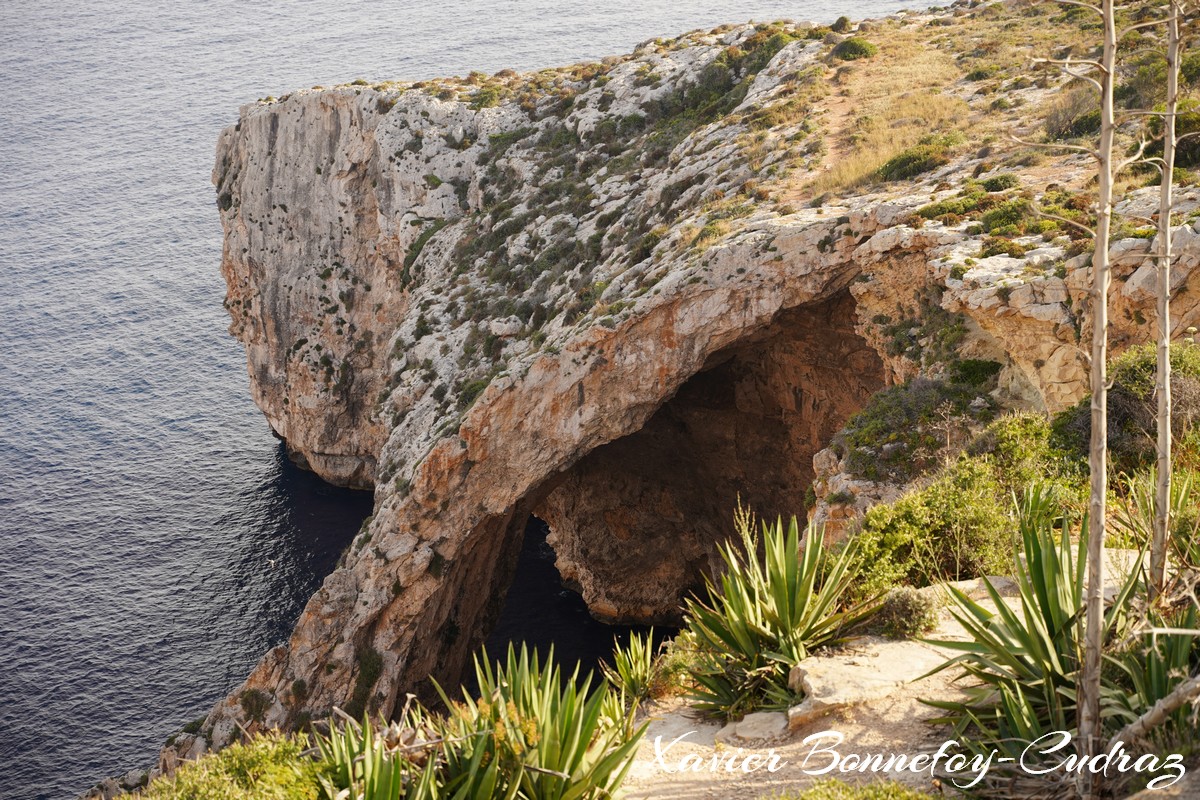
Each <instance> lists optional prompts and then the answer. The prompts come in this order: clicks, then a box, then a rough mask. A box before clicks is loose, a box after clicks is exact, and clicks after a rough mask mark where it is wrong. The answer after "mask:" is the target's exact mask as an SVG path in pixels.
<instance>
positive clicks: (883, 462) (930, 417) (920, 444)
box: [835, 378, 990, 483]
mask: <svg viewBox="0 0 1200 800" xmlns="http://www.w3.org/2000/svg"><path fill="white" fill-rule="evenodd" d="M979 396H980V394H979V391H978V390H977V389H976V388H975V387H973V386H967V385H964V384H960V383H951V382H948V381H941V380H929V379H927V378H917V379H915V380H913V381H910V382H908V383H905V384H901V385H900V386H893V387H891V388H890V389H885V390H884V391H882V392H877V393H876V394H875V395H874V396H872V397H871V399H870V401H869V402H868V403H867V405H866V407H865V408H863V410H862V411H859V412H858V413H857V414H855V415H854V416H853V417H851V418H850V421H849V422H847V423H846V427H845V428H844V429H843V431H842V432H841V433H840V434H839V435H838V437H837V439H836V440H835V446H841V447H843V448H845V450H846V466H847V469H848V470H849V471H850V472H851V473H852V474H853V475H855V476H857V477H860V478H866V479H867V480H872V481H892V482H897V483H904V482H907V481H908V480H910V479H911V478H913V477H915V476H916V475H919V474H921V473H922V472H924V471H925V470H927V469H929V468H930V467H931V466H932V465H934V464H936V463H937V462H936V459H935V456H936V454H937V453H938V451H939V450H940V449H941V448H942V447H943V446H944V444H945V436H946V431H945V430H944V426H945V425H946V424H952V425H955V426H958V427H965V426H966V423H967V422H968V421H969V420H970V418H969V417H967V415H968V414H970V413H971V408H970V406H971V403H973V402H974V401H975V400H976V398H978V397H979ZM943 412H947V413H948V414H949V416H950V419H945V418H943V416H942V415H943ZM989 412H990V406H989V407H988V408H987V409H986V410H985V411H983V412H981V416H986V414H987V413H989ZM960 423H961V425H960ZM938 428H942V429H941V430H938Z"/></svg>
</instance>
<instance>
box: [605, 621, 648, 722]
mask: <svg viewBox="0 0 1200 800" xmlns="http://www.w3.org/2000/svg"><path fill="white" fill-rule="evenodd" d="M600 671H601V672H603V673H604V677H605V678H606V679H607V680H608V682H609V684H610V685H611V686H612V688H613V689H614V690H615V691H616V692H617V694H618V695H619V696H620V698H621V699H622V701H623V703H624V705H625V706H626V707H628V708H636V707H637V706H638V705H639V704H641V703H642V701H644V700H646V699H648V698H649V697H650V695H651V693H652V692H653V689H654V686H655V685H656V684H657V683H658V676H659V673H660V671H661V669H660V664H659V662H658V659H657V658H656V657H655V652H654V629H653V628H651V629H650V630H649V632H647V633H646V634H644V635H643V634H640V633H636V632H634V633H630V634H629V640H628V641H627V642H626V643H625V645H624V646H622V645H621V643H620V642H619V641H618V642H616V647H615V648H614V649H613V663H612V664H611V665H609V664H605V663H603V662H601V664H600Z"/></svg>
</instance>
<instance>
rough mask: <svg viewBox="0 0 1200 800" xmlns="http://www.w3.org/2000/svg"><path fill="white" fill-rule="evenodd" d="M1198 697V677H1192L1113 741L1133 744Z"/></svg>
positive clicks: (1199, 689) (1199, 684)
mask: <svg viewBox="0 0 1200 800" xmlns="http://www.w3.org/2000/svg"><path fill="white" fill-rule="evenodd" d="M1198 697H1200V675H1196V676H1193V677H1192V678H1189V679H1188V680H1186V681H1184V682H1183V683H1181V684H1179V685H1178V686H1176V687H1175V690H1174V691H1172V692H1171V693H1170V694H1169V695H1167V696H1166V697H1164V698H1162V699H1161V700H1159V701H1158V702H1157V703H1155V704H1154V705H1153V706H1152V707H1151V708H1150V710H1149V711H1147V712H1146V713H1145V714H1142V715H1141V716H1140V717H1138V718H1137V719H1135V720H1134V721H1133V722H1131V723H1129V724H1128V725H1126V726H1125V727H1124V728H1122V729H1121V732H1120V733H1118V734H1117V735H1116V736H1115V737H1113V741H1120V742H1133V741H1136V740H1138V739H1141V738H1143V737H1144V736H1145V735H1146V734H1147V733H1149V732H1150V731H1152V730H1154V729H1155V728H1157V727H1158V726H1159V725H1162V724H1163V723H1164V722H1166V721H1167V718H1168V717H1170V716H1171V714H1173V713H1175V712H1176V711H1177V710H1179V709H1180V708H1182V707H1183V706H1184V705H1186V704H1188V703H1190V702H1192V701H1193V700H1195V699H1196V698H1198Z"/></svg>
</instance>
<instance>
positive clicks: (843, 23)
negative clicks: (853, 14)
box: [829, 17, 850, 33]
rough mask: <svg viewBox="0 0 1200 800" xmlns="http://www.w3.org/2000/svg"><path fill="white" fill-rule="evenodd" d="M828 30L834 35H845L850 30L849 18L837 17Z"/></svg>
mask: <svg viewBox="0 0 1200 800" xmlns="http://www.w3.org/2000/svg"><path fill="white" fill-rule="evenodd" d="M829 30H831V31H833V32H834V33H845V32H846V31H848V30H850V18H849V17H838V18H837V19H836V20H835V21H834V23H833V24H832V25H830V26H829Z"/></svg>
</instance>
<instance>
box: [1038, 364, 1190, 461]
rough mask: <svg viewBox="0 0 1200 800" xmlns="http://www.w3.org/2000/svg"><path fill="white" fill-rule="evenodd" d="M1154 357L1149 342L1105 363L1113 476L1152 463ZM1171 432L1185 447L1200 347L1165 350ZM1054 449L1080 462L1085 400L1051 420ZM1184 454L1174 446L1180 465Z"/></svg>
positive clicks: (1085, 436)
mask: <svg viewBox="0 0 1200 800" xmlns="http://www.w3.org/2000/svg"><path fill="white" fill-rule="evenodd" d="M1156 364H1157V356H1156V354H1155V350H1154V344H1153V343H1147V344H1144V345H1139V346H1137V347H1131V348H1129V349H1128V350H1126V351H1125V352H1124V353H1122V354H1121V355H1120V356H1119V357H1118V358H1116V359H1115V360H1113V362H1112V364H1110V375H1109V377H1110V379H1111V381H1112V388H1111V389H1110V390H1109V392H1108V447H1109V454H1110V457H1111V459H1112V462H1111V463H1112V467H1113V469H1114V470H1115V471H1117V472H1127V473H1131V474H1132V473H1134V472H1136V471H1138V469H1140V468H1142V467H1144V466H1146V465H1148V464H1150V463H1151V462H1152V461H1153V460H1154V454H1155V440H1156V437H1157V434H1156V431H1157V423H1156V417H1157V401H1156V400H1155V399H1154V374H1155V370H1156ZM1171 399H1172V406H1171V429H1172V433H1173V435H1174V439H1175V441H1177V442H1181V443H1186V441H1187V440H1188V437H1189V436H1190V435H1192V432H1193V431H1195V430H1196V429H1197V427H1200V426H1198V424H1197V423H1198V422H1200V347H1196V346H1195V345H1189V344H1184V343H1177V344H1174V345H1173V346H1172V347H1171ZM1053 427H1054V440H1055V445H1056V446H1057V447H1059V448H1060V449H1062V450H1063V451H1065V452H1067V453H1069V454H1071V455H1072V456H1074V457H1075V458H1077V459H1079V460H1081V461H1086V459H1087V451H1088V442H1089V440H1090V438H1091V430H1092V418H1091V399H1090V398H1084V399H1083V400H1081V401H1080V402H1079V403H1078V404H1076V405H1074V406H1072V407H1071V408H1069V409H1067V410H1065V411H1063V412H1061V413H1060V414H1059V415H1058V416H1056V417H1055V418H1054V426H1053ZM1188 454H1189V450H1188V448H1186V447H1181V448H1180V456H1181V457H1182V458H1183V460H1182V463H1181V465H1182V466H1185V467H1191V468H1196V467H1198V466H1200V464H1194V463H1190V462H1189V461H1188V460H1187V458H1186V457H1187V456H1188Z"/></svg>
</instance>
